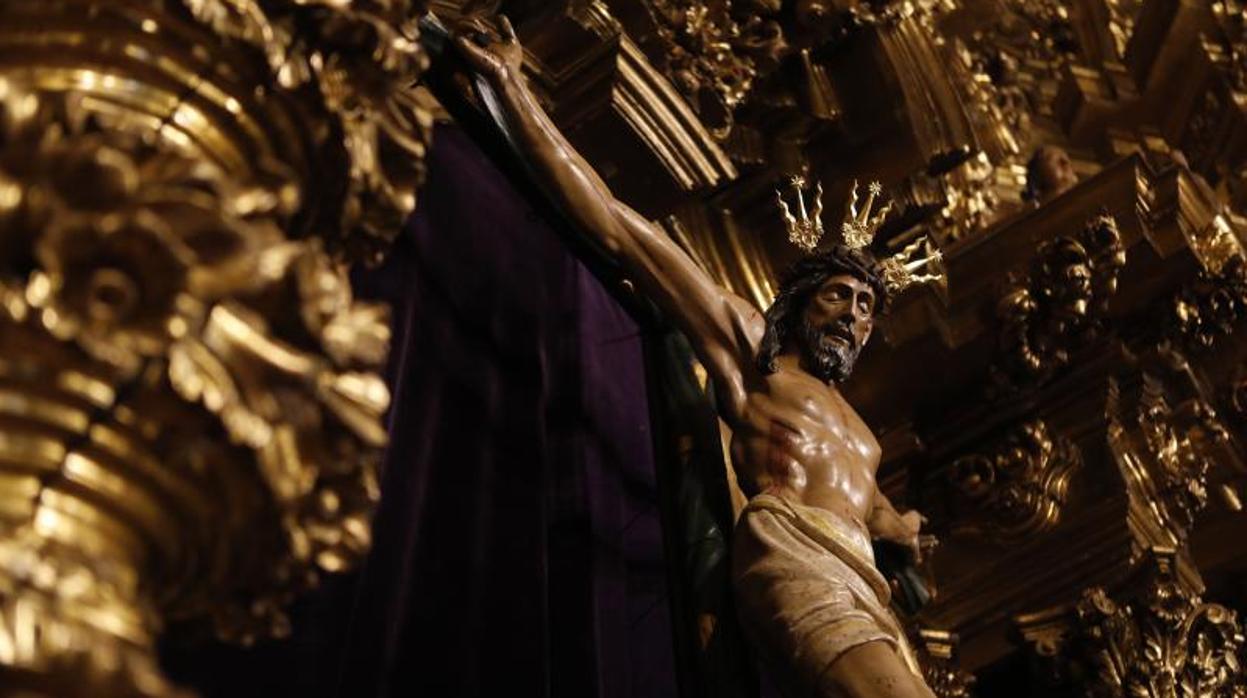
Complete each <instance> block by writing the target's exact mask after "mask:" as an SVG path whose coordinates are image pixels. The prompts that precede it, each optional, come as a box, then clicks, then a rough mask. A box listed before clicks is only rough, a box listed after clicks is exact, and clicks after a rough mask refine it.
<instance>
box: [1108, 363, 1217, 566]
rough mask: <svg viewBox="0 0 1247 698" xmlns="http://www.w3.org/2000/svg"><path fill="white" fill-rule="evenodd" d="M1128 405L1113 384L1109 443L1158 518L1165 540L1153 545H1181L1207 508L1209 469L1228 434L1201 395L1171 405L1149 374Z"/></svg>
mask: <svg viewBox="0 0 1247 698" xmlns="http://www.w3.org/2000/svg"><path fill="white" fill-rule="evenodd" d="M1130 402H1131V403H1132V404H1131V405H1130V406H1127V405H1126V400H1124V399H1123V395H1122V391H1121V389H1120V388H1119V386H1118V384H1117V383H1116V382H1114V383H1112V384H1111V385H1110V391H1109V404H1108V417H1109V443H1110V445H1111V447H1112V448H1113V450H1114V452H1115V454H1116V456H1117V459H1118V462H1119V464H1120V465H1121V466H1122V467H1123V469H1124V472H1125V474H1126V475H1127V480H1128V482H1127V485H1128V487H1130V488H1131V489H1132V490H1133V491H1134V496H1135V497H1136V498H1137V499H1139V500H1140V501H1141V502H1145V503H1146V504H1145V505H1144V506H1143V509H1144V510H1145V511H1147V512H1148V513H1149V515H1150V516H1151V517H1154V518H1156V519H1157V520H1156V521H1155V523H1156V524H1158V525H1159V527H1160V532H1161V534H1162V535H1163V536H1164V538H1163V539H1161V540H1158V541H1154V542H1155V543H1159V544H1171V545H1179V544H1181V543H1182V542H1183V541H1184V540H1185V539H1186V537H1187V535H1188V534H1189V532H1190V530H1191V527H1192V526H1193V525H1194V523H1195V519H1196V517H1197V516H1198V515H1199V513H1200V512H1201V511H1202V510H1203V509H1204V507H1205V506H1206V505H1207V502H1208V492H1207V482H1208V475H1209V471H1210V470H1211V469H1212V468H1213V467H1214V465H1215V464H1216V463H1217V461H1218V460H1219V457H1220V454H1219V453H1218V449H1219V448H1221V447H1222V446H1223V445H1224V444H1226V443H1227V442H1228V441H1229V434H1228V432H1227V431H1226V430H1225V427H1223V426H1222V425H1221V423H1220V421H1219V420H1218V419H1217V414H1216V412H1215V411H1214V410H1213V408H1212V406H1211V405H1209V404H1208V403H1207V402H1205V401H1204V400H1203V399H1201V398H1198V397H1192V398H1188V399H1185V400H1182V401H1181V402H1178V403H1177V404H1170V400H1169V399H1167V398H1166V397H1165V388H1164V386H1163V385H1162V384H1161V382H1160V380H1158V379H1157V378H1155V377H1153V376H1152V375H1150V374H1146V373H1145V374H1144V375H1143V378H1142V384H1141V386H1140V387H1139V390H1138V391H1137V395H1135V396H1134V397H1133V399H1132V400H1131V401H1130Z"/></svg>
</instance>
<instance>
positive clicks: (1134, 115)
mask: <svg viewBox="0 0 1247 698" xmlns="http://www.w3.org/2000/svg"><path fill="white" fill-rule="evenodd" d="M447 5H453V3H447ZM500 9H501V10H502V11H504V12H510V13H511V14H512V16H513V19H514V18H518V19H519V21H518V22H517V26H519V28H520V36H521V39H523V40H524V42H525V45H526V46H527V47H528V48H529V52H530V54H531V55H530V56H528V60H527V64H528V66H529V68H530V71H531V76H532V79H533V80H535V81H536V82H537V84H539V85H541V86H542V87H543V88H544V89H545V94H546V96H547V97H548V98H549V104H550V106H551V108H552V110H553V112H554V114H555V115H556V120H558V121H559V123H560V126H561V127H563V128H565V129H566V130H567V131H568V132H569V133H570V134H571V137H572V139H573V141H575V142H576V144H577V146H578V147H580V148H581V149H582V150H583V151H584V152H585V153H587V154H588V155H589V157H590V159H591V160H592V161H593V164H594V165H595V167H597V168H598V169H599V170H600V171H602V172H603V173H605V175H606V177H607V179H608V182H609V183H610V184H611V185H612V186H614V187H617V191H618V192H619V193H620V195H621V196H622V197H623V198H625V199H627V200H628V202H629V203H630V204H632V205H633V206H635V207H637V208H638V210H641V211H643V212H644V213H646V214H647V215H649V216H650V217H652V218H654V219H655V220H659V221H662V222H663V224H664V227H665V229H666V230H667V231H668V232H669V233H670V234H671V235H672V237H673V238H675V239H676V240H677V241H678V242H679V243H680V244H681V245H682V246H683V247H684V248H685V249H686V250H687V251H688V252H689V253H690V254H692V255H693V256H694V257H695V258H696V259H697V260H698V261H699V263H701V264H702V265H703V266H704V267H705V268H706V269H708V270H709V271H710V272H711V273H712V274H713V275H714V276H715V277H716V279H718V280H719V281H720V282H721V283H723V284H725V285H727V286H728V287H729V288H731V289H733V290H735V291H736V292H738V293H740V294H741V295H743V296H745V297H747V298H750V299H752V300H754V301H755V302H756V303H757V304H758V305H759V306H760V307H765V306H766V304H767V303H768V302H769V299H770V297H771V295H772V294H773V283H774V277H775V270H777V269H782V268H783V267H784V266H785V265H786V264H787V263H788V262H790V261H791V260H792V259H793V258H794V257H795V255H796V251H795V250H793V249H791V248H790V247H789V246H788V245H787V243H786V242H785V240H784V234H783V230H782V227H781V226H780V224H779V219H778V217H777V216H776V213H775V209H774V204H773V196H774V193H773V192H774V189H775V187H776V186H777V185H778V184H780V183H782V182H783V181H785V178H786V177H789V176H791V175H794V174H795V175H802V176H804V177H806V178H807V179H813V178H817V179H821V181H822V182H823V184H824V187H825V188H826V192H827V194H826V196H827V200H828V201H841V200H843V199H844V198H846V196H845V195H846V193H847V192H848V190H849V188H850V186H851V185H852V182H853V180H854V179H859V180H863V181H866V180H870V179H878V180H880V181H881V182H882V183H883V185H884V189H885V190H886V191H887V192H889V194H890V196H891V198H892V199H893V200H894V201H895V202H896V204H897V206H896V209H897V210H896V212H895V213H894V214H893V218H892V220H891V222H890V223H889V225H888V226H887V227H886V229H885V233H886V237H887V238H888V242H887V246H889V247H892V248H893V249H899V248H900V247H902V246H903V245H905V244H907V243H908V242H909V241H911V240H913V239H915V238H916V237H917V236H918V235H921V234H923V233H927V234H930V235H931V236H932V237H933V238H934V239H936V240H937V241H939V245H940V247H941V248H942V251H943V253H944V264H945V265H946V268H947V284H946V285H942V286H938V287H931V288H927V289H924V290H922V291H917V292H913V293H911V294H908V295H906V296H904V297H903V298H901V299H900V300H899V302H898V303H896V304H895V305H894V307H892V308H891V310H890V312H889V315H888V316H887V318H886V320H885V321H884V322H883V325H884V326H883V328H882V333H881V334H882V335H883V338H882V341H879V340H876V342H877V346H873V347H872V349H871V350H870V351H868V352H867V353H866V355H865V356H864V358H863V362H862V365H861V366H860V367H859V370H858V373H857V374H856V375H855V377H854V379H853V380H852V381H851V383H850V384H849V386H848V390H847V392H848V397H849V399H850V402H851V403H852V404H854V405H855V406H857V407H858V409H859V410H860V411H862V412H863V414H864V415H865V416H866V417H867V419H868V421H869V422H870V423H871V425H872V427H874V429H875V430H876V432H877V433H879V434H880V436H881V441H882V443H883V447H884V466H883V468H882V470H881V471H880V482H881V483H882V485H883V487H884V489H885V490H886V491H887V492H888V493H889V495H890V496H891V497H892V498H893V499H895V500H898V501H900V502H903V503H905V504H908V505H910V506H916V507H918V508H919V509H921V510H922V511H923V512H924V513H925V514H926V515H927V516H928V517H929V518H930V519H931V531H932V532H933V533H934V534H935V535H936V536H937V537H938V539H939V543H938V547H936V548H935V552H934V554H933V555H932V556H931V560H930V564H929V569H928V572H929V574H930V577H931V579H932V581H933V584H934V587H935V589H936V595H935V598H934V600H933V601H932V602H931V603H929V604H928V605H927V606H926V607H925V608H924V609H923V610H922V611H921V612H920V613H919V614H918V615H916V616H913V617H910V618H909V622H910V623H911V626H912V631H913V634H914V638H915V640H916V642H915V644H916V645H917V646H919V647H920V648H922V649H923V650H924V652H923V654H924V657H925V660H926V661H927V663H928V673H927V678H928V681H929V683H930V684H931V685H932V686H933V687H935V688H936V690H937V693H939V694H940V695H941V696H967V695H982V696H994V695H1001V696H1003V695H1036V696H1039V695H1045V696H1046V695H1058V694H1059V695H1104V696H1109V695H1137V696H1158V697H1159V696H1232V695H1240V694H1241V692H1242V691H1243V690H1244V673H1243V670H1242V663H1243V661H1244V655H1243V646H1242V637H1243V623H1242V621H1241V620H1240V617H1239V616H1238V615H1237V613H1236V610H1237V611H1240V612H1241V611H1243V610H1244V609H1247V603H1245V602H1247V598H1244V596H1243V594H1242V588H1243V587H1242V585H1243V580H1244V571H1245V570H1247V557H1245V556H1244V554H1243V552H1242V546H1241V545H1237V543H1236V541H1237V540H1241V539H1242V535H1243V534H1244V533H1247V519H1245V518H1244V514H1243V512H1242V497H1243V496H1244V491H1243V486H1244V483H1245V482H1247V470H1245V468H1244V461H1243V445H1244V441H1243V439H1244V438H1245V437H1247V430H1245V427H1247V417H1244V407H1243V405H1244V404H1247V399H1245V398H1244V395H1247V389H1245V388H1244V387H1243V386H1244V385H1247V380H1245V379H1244V376H1245V375H1247V369H1244V368H1243V365H1244V364H1243V362H1244V360H1247V342H1244V340H1243V338H1242V336H1241V335H1242V327H1243V324H1244V322H1243V321H1244V319H1245V318H1244V315H1247V304H1245V302H1247V295H1245V294H1244V289H1245V288H1247V286H1245V284H1244V273H1245V272H1244V268H1245V266H1244V255H1243V249H1242V240H1243V235H1244V232H1245V230H1247V229H1245V228H1244V227H1243V226H1244V222H1245V221H1244V219H1243V218H1242V216H1241V212H1242V211H1244V209H1242V208H1241V207H1242V205H1243V200H1242V191H1243V186H1242V183H1241V178H1242V175H1243V172H1244V171H1247V170H1244V162H1243V160H1242V157H1243V150H1242V148H1243V141H1242V138H1243V130H1242V129H1243V126H1244V121H1243V118H1244V115H1245V114H1244V108H1243V106H1242V105H1243V104H1247V93H1245V92H1243V91H1242V90H1243V87H1242V85H1243V82H1242V72H1243V68H1242V57H1243V56H1244V55H1247V54H1244V51H1247V44H1244V43H1243V41H1244V36H1245V35H1244V33H1243V27H1244V16H1245V15H1244V9H1243V8H1242V7H1239V6H1238V5H1237V4H1236V3H1220V2H1218V3H1209V4H1203V3H1180V2H1176V1H1151V0H1147V1H1144V2H1129V1H1126V0H1073V1H1062V0H1045V1H1044V2H1015V1H1013V0H999V1H997V2H980V1H977V0H945V1H942V2H937V1H934V0H932V1H922V0H912V1H905V2H880V3H857V2H851V1H849V0H839V1H835V0H791V1H788V2H781V1H780V0H776V1H775V2H761V1H758V0H752V1H751V0H732V1H730V2H729V1H728V0H722V1H721V2H692V1H669V0H598V1H597V2H574V3H566V4H564V5H560V6H559V7H558V8H541V9H540V10H538V9H536V8H534V7H532V6H531V4H525V3H519V2H515V3H508V2H502V3H501V4H500ZM568 47H576V48H575V49H574V50H569V49H568ZM637 95H645V99H637ZM620 125H623V126H625V127H626V128H625V129H624V131H623V133H622V134H621V133H620V130H619V126H620ZM623 141H627V142H626V144H625V143H624V142H623ZM635 173H643V175H641V176H639V177H636V176H633V175H634V174H635ZM690 438H691V435H690ZM685 464H686V465H687V461H685ZM674 467H676V468H678V467H679V463H677V464H676V466H674ZM690 467H691V466H690ZM699 467H700V466H699ZM703 469H704V468H703ZM690 472H691V471H690ZM669 477H674V478H676V479H677V480H678V479H679V478H680V477H683V476H682V475H680V474H679V473H677V474H675V475H669ZM728 479H729V480H730V475H729V476H728ZM736 506H737V507H739V499H738V500H737V501H736ZM720 523H721V524H725V525H727V526H730V521H728V522H720ZM698 609H699V607H698V604H697V601H696V599H693V600H692V601H690V602H689V603H688V606H687V608H686V609H685V611H687V615H686V616H685V617H681V615H680V608H678V607H677V608H676V610H677V613H676V618H675V622H676V624H677V626H678V625H680V624H681V623H687V624H689V626H690V627H697V624H698V623H701V624H702V626H701V627H703V629H704V628H706V627H713V626H706V625H705V618H704V617H703V618H701V620H700V621H699V620H698V616H697V612H700V613H702V614H703V615H704V613H705V609H700V611H699V610H698ZM712 615H713V614H712ZM720 620H722V619H720ZM685 639H686V640H687V641H688V642H689V643H690V644H691V645H693V649H692V650H690V651H691V652H692V656H696V655H697V653H698V652H701V653H702V656H701V663H700V664H696V665H695V666H694V668H693V672H694V673H696V672H697V671H702V672H705V671H708V669H706V667H707V666H709V667H711V668H712V669H713V666H714V665H713V662H709V659H711V655H712V654H713V652H715V651H716V650H715V643H714V642H712V641H708V640H707V637H706V636H705V634H704V633H703V634H702V635H701V636H700V641H699V640H698V635H697V634H696V633H689V634H687V635H686V636H685ZM707 662H709V663H707ZM747 678H748V677H743V679H747ZM743 679H742V680H743ZM683 685H684V686H685V687H686V688H688V690H690V691H692V692H691V693H690V695H706V696H715V695H729V694H732V693H733V692H732V691H727V692H724V690H723V689H722V688H720V687H717V686H716V685H715V682H714V681H708V680H702V681H699V680H697V679H696V677H693V679H691V680H690V681H688V682H686V683H684V684H683ZM689 687H691V688H689ZM746 693H747V692H746Z"/></svg>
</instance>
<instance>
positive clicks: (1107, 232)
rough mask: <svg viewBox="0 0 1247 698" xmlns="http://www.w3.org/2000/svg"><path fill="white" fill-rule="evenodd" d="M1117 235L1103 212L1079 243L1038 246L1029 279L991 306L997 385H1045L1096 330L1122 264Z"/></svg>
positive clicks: (1064, 241)
mask: <svg viewBox="0 0 1247 698" xmlns="http://www.w3.org/2000/svg"><path fill="white" fill-rule="evenodd" d="M1125 258H1126V253H1125V250H1124V248H1123V247H1122V241H1121V234H1120V233H1119V232H1118V230H1117V223H1116V221H1115V220H1113V217H1112V216H1109V215H1108V214H1101V215H1099V216H1097V217H1095V218H1093V219H1092V220H1091V221H1089V222H1088V223H1087V225H1086V227H1085V228H1084V229H1083V231H1082V234H1081V235H1079V236H1078V237H1077V238H1074V237H1059V238H1056V239H1054V240H1051V241H1049V242H1046V243H1044V244H1043V245H1041V246H1040V248H1039V252H1038V255H1037V256H1036V258H1035V261H1034V263H1033V265H1032V268H1031V271H1030V273H1029V274H1028V275H1027V276H1026V277H1024V278H1020V279H1016V280H1015V281H1014V283H1013V285H1012V286H1011V287H1010V288H1009V289H1008V290H1007V291H1006V293H1005V295H1004V296H1003V297H1002V298H1001V300H1000V302H999V303H998V304H997V306H996V314H997V317H999V318H1000V321H1001V323H1002V328H1001V334H1000V351H999V358H998V361H997V364H996V366H995V367H994V369H993V372H994V374H995V375H996V378H997V380H998V381H999V382H1000V383H1002V384H1005V385H1008V386H1012V387H1014V388H1018V387H1022V386H1024V385H1028V384H1034V383H1038V382H1042V381H1044V380H1047V379H1048V378H1050V377H1051V376H1052V375H1054V374H1055V373H1056V372H1057V371H1058V370H1060V369H1061V368H1064V367H1065V365H1066V364H1068V363H1069V361H1070V354H1071V352H1073V351H1075V350H1077V349H1079V348H1081V347H1082V346H1085V345H1086V344H1087V343H1088V342H1090V341H1091V340H1092V339H1093V338H1094V337H1095V336H1096V335H1097V331H1098V324H1099V322H1100V320H1101V318H1103V316H1104V314H1105V312H1106V311H1107V306H1108V302H1109V300H1110V299H1111V298H1112V296H1113V294H1114V293H1116V291H1117V277H1118V274H1119V273H1120V272H1121V268H1122V266H1123V265H1124V264H1125Z"/></svg>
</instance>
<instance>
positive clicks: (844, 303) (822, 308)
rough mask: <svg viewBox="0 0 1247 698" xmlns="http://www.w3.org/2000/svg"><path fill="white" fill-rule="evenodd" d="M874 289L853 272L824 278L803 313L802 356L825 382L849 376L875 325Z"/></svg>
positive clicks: (801, 332) (807, 364)
mask: <svg viewBox="0 0 1247 698" xmlns="http://www.w3.org/2000/svg"><path fill="white" fill-rule="evenodd" d="M877 300H878V299H876V298H875V291H874V289H873V288H871V286H870V284H869V283H866V282H865V281H862V280H861V279H859V278H857V277H856V276H853V275H852V274H837V275H835V276H832V277H831V278H829V279H827V281H825V282H823V285H822V286H820V287H819V289H818V291H816V292H815V293H814V295H813V296H811V297H810V300H809V301H808V302H807V303H806V304H805V309H804V310H803V311H802V314H801V327H800V340H801V351H802V360H803V363H804V365H805V368H806V370H807V371H809V372H810V373H812V374H813V375H814V376H816V377H817V378H818V379H819V380H822V381H823V382H825V383H840V382H843V381H844V380H846V379H848V377H849V374H851V373H852V372H853V366H854V365H855V364H856V363H857V356H858V354H859V353H861V351H862V347H865V346H866V342H867V340H869V339H870V332H871V330H873V329H874V326H875V303H876V302H877Z"/></svg>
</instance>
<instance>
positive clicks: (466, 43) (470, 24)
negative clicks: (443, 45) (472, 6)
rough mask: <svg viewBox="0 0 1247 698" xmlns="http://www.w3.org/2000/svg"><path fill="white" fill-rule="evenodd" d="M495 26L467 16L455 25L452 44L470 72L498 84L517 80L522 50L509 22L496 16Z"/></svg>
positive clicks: (522, 59)
mask: <svg viewBox="0 0 1247 698" xmlns="http://www.w3.org/2000/svg"><path fill="white" fill-rule="evenodd" d="M496 25H497V28H496V29H495V28H494V27H491V26H489V25H488V24H486V22H485V20H483V19H481V18H480V17H466V18H464V19H463V20H460V21H459V22H458V23H457V24H456V26H455V31H454V42H455V46H456V47H458V49H459V52H460V53H461V54H462V55H463V57H464V59H466V60H467V62H468V65H470V66H471V67H472V69H473V70H475V71H477V72H478V73H480V74H481V75H484V76H485V77H486V79H488V80H489V81H490V82H492V83H493V84H494V85H501V84H503V83H506V82H508V81H515V80H519V78H520V66H522V65H523V63H524V49H523V47H521V46H520V42H519V39H517V38H516V36H515V28H514V27H512V26H511V21H510V20H508V19H507V18H506V17H505V16H504V15H498V19H497V21H496Z"/></svg>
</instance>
